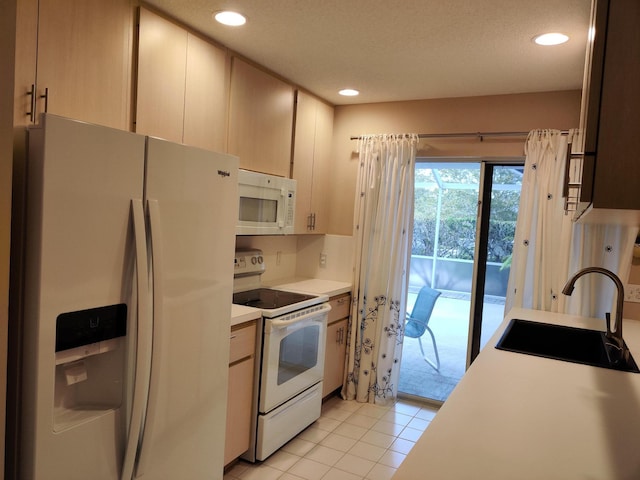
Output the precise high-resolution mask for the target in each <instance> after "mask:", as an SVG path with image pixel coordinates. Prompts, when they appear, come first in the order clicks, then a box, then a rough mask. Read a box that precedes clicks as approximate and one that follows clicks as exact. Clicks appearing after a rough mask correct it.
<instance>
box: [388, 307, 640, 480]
mask: <svg viewBox="0 0 640 480" xmlns="http://www.w3.org/2000/svg"><path fill="white" fill-rule="evenodd" d="M511 318H522V319H529V320H536V321H542V322H547V323H557V324H562V325H568V326H576V327H585V328H592V329H603V328H604V326H603V325H604V321H602V320H599V319H588V318H583V317H575V316H570V315H561V314H553V313H549V312H538V311H532V310H522V309H516V310H512V311H511V312H510V314H509V315H508V316H507V318H506V319H505V321H504V322H503V324H502V325H501V327H500V328H498V331H497V332H496V334H495V335H494V336H493V338H492V339H491V340H490V341H489V343H488V344H487V346H486V348H485V349H483V350H482V352H481V353H480V355H479V356H478V357H477V358H476V360H475V362H474V363H473V365H472V366H471V368H470V369H469V370H468V372H467V373H466V374H465V375H464V377H463V378H462V380H461V381H460V383H459V384H458V386H457V387H456V388H455V389H454V391H453V392H452V394H451V395H450V396H449V399H448V400H447V401H446V402H445V403H444V405H443V406H442V408H441V409H440V411H439V412H438V414H437V415H436V417H435V418H434V419H433V421H432V422H431V425H430V426H429V427H428V428H427V430H426V431H425V433H424V434H423V435H422V437H421V438H420V440H419V441H418V442H417V444H416V445H415V446H414V447H413V449H412V450H411V452H410V453H409V455H408V456H407V458H406V459H405V461H404V462H403V463H402V465H401V466H400V468H399V469H398V471H397V472H396V474H395V475H394V477H393V479H394V480H401V479H406V480H415V479H421V478H429V479H434V480H453V479H464V480H470V479H478V480H485V479H491V480H572V479H576V480H577V479H581V480H617V479H629V480H637V479H640V448H639V445H640V374H637V373H627V372H619V371H615V370H609V369H604V368H598V367H592V366H588V365H581V364H574V363H569V362H563V361H558V360H552V359H547V358H541V357H535V356H531V355H523V354H519V353H513V352H507V351H502V350H497V349H495V348H494V346H495V344H496V342H497V341H498V339H499V338H500V336H501V335H502V331H503V330H504V328H505V327H506V325H507V323H508V320H510V319H511ZM624 339H625V341H626V343H627V345H628V346H629V349H630V351H631V353H632V355H633V357H634V359H635V360H636V362H639V361H640V322H638V321H634V320H624Z"/></svg>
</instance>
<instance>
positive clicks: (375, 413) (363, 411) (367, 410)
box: [358, 403, 391, 419]
mask: <svg viewBox="0 0 640 480" xmlns="http://www.w3.org/2000/svg"><path fill="white" fill-rule="evenodd" d="M390 409H391V407H383V406H380V405H373V404H371V403H365V404H364V405H362V406H361V407H360V409H359V410H358V413H359V414H360V415H366V416H368V417H374V418H378V419H380V418H382V417H383V416H384V415H385V414H386V413H387V412H388V411H389V410H390Z"/></svg>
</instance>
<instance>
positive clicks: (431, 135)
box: [350, 130, 569, 141]
mask: <svg viewBox="0 0 640 480" xmlns="http://www.w3.org/2000/svg"><path fill="white" fill-rule="evenodd" d="M560 133H561V134H562V135H568V134H569V130H561V132H560ZM527 135H529V132H465V133H419V134H418V138H464V137H476V138H479V139H480V141H482V140H483V139H484V137H526V136H527ZM359 138H360V137H351V138H350V140H358V139H359Z"/></svg>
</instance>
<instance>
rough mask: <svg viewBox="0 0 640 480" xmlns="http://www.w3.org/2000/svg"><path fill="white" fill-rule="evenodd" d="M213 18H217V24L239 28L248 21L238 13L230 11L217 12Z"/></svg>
mask: <svg viewBox="0 0 640 480" xmlns="http://www.w3.org/2000/svg"><path fill="white" fill-rule="evenodd" d="M213 18H215V19H216V21H217V22H219V23H222V24H223V25H228V26H230V27H239V26H240V25H244V24H245V23H246V22H247V19H246V18H245V17H244V15H241V14H239V13H238V12H232V11H230V10H225V11H223V12H216V13H215V14H214V15H213Z"/></svg>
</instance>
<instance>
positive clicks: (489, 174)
mask: <svg viewBox="0 0 640 480" xmlns="http://www.w3.org/2000/svg"><path fill="white" fill-rule="evenodd" d="M478 160H479V162H480V184H479V192H478V211H477V218H476V244H475V254H474V259H475V260H474V262H473V278H472V280H471V307H470V312H469V335H468V337H467V338H468V342H469V343H468V345H467V365H466V370H468V369H469V367H470V366H471V364H472V363H473V361H474V360H475V358H476V357H477V356H478V354H479V353H480V339H481V335H482V313H483V309H484V288H485V277H486V273H487V247H488V243H489V222H490V214H491V193H492V191H493V172H494V168H495V167H508V166H524V161H525V157H524V156H522V157H505V158H500V157H491V158H478Z"/></svg>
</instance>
